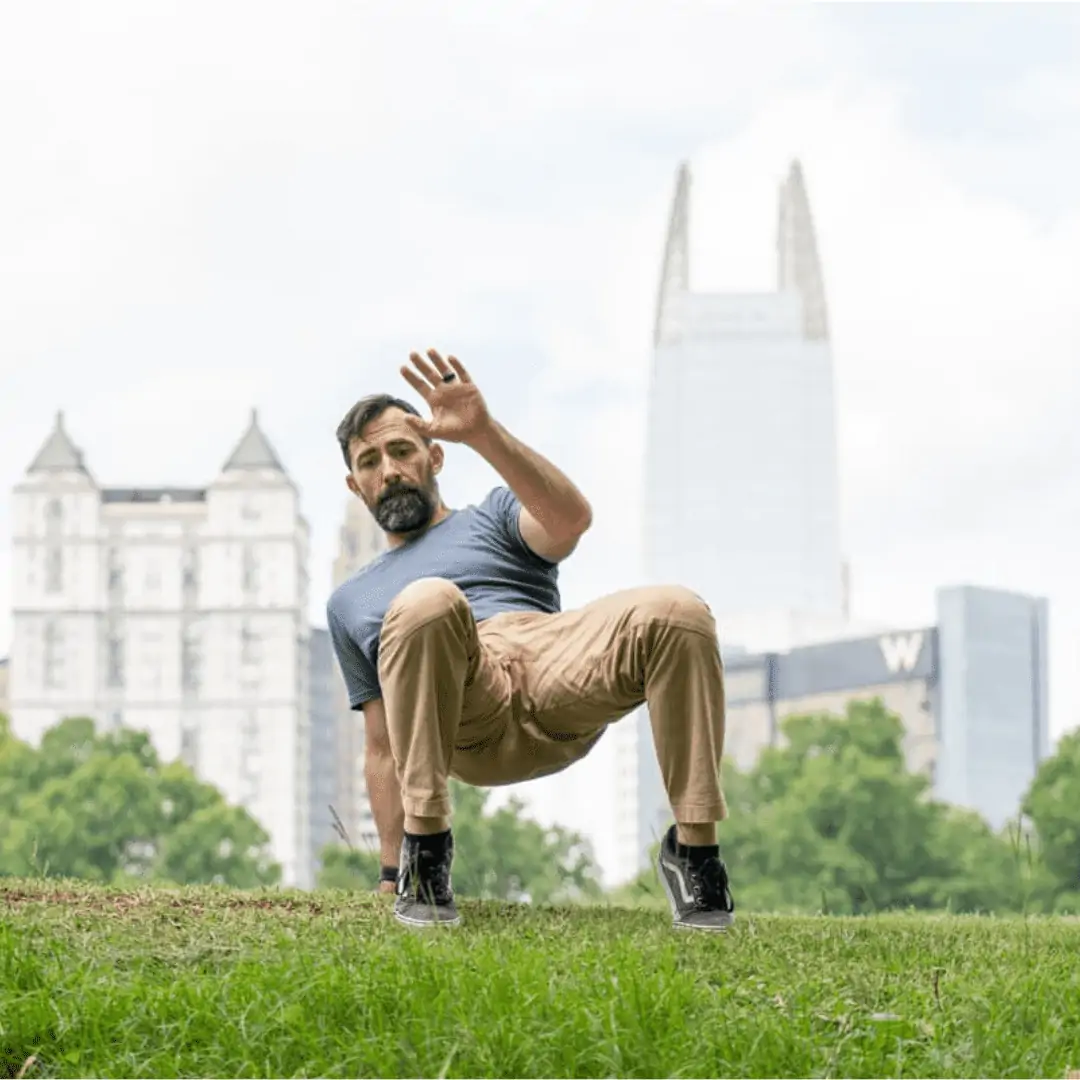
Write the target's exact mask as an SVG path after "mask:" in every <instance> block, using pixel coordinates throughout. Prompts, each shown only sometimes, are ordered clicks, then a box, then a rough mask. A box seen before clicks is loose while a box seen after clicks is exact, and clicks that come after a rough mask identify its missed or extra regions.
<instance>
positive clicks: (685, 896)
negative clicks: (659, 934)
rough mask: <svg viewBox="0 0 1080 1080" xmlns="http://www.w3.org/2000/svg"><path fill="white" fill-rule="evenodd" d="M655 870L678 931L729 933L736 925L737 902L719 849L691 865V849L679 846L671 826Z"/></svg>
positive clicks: (662, 844) (712, 850) (661, 845)
mask: <svg viewBox="0 0 1080 1080" xmlns="http://www.w3.org/2000/svg"><path fill="white" fill-rule="evenodd" d="M713 852H715V854H713ZM656 868H657V870H658V871H659V873H660V881H661V883H662V884H663V886H664V892H666V893H667V896H668V900H669V901H670V902H671V914H672V916H673V917H674V923H675V926H676V928H677V929H679V930H726V929H727V928H728V927H729V926H730V925H731V924H732V923H733V922H734V921H735V901H734V900H733V899H732V896H731V889H730V888H729V887H728V875H727V867H726V866H725V865H724V860H723V859H721V858H720V849H719V848H713V849H711V850H710V853H709V854H708V855H707V856H706V857H705V858H704V859H703V860H701V861H696V860H695V863H691V861H690V852H689V849H688V848H686V847H685V846H684V845H682V844H680V843H679V842H678V839H677V836H676V832H675V826H674V825H672V826H671V828H670V829H668V831H667V834H666V835H665V836H664V839H663V842H662V843H661V844H660V854H659V855H658V856H657V860H656Z"/></svg>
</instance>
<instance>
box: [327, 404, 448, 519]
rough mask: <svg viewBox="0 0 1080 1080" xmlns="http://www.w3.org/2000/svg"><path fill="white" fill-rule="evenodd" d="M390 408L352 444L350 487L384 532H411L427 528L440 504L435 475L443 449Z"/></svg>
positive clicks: (372, 422)
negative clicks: (415, 430) (418, 433)
mask: <svg viewBox="0 0 1080 1080" xmlns="http://www.w3.org/2000/svg"><path fill="white" fill-rule="evenodd" d="M404 416H405V413H403V412H402V411H401V409H387V410H386V412H384V413H381V414H380V415H379V416H377V417H375V419H374V420H372V421H371V423H369V424H368V425H367V427H365V428H364V431H363V434H362V435H361V436H360V438H357V439H353V441H352V442H351V443H350V445H349V460H350V462H351V464H352V468H351V470H350V472H349V476H348V478H347V481H346V482H347V483H348V485H349V490H350V491H351V492H352V493H353V494H354V495H359V496H360V498H361V499H362V500H363V501H364V505H365V506H366V507H367V508H368V509H369V510H370V511H371V513H372V516H373V517H374V518H375V520H376V521H377V522H378V523H379V528H381V529H382V530H383V531H384V532H388V533H392V534H395V535H398V536H407V535H409V534H410V533H415V532H419V531H420V530H421V529H425V528H427V526H428V525H429V524H430V522H431V519H432V517H433V516H434V514H435V511H436V510H437V509H438V507H439V488H438V484H436V482H435V475H436V473H438V471H439V470H440V469H441V468H442V463H443V453H442V447H441V446H439V445H437V444H435V443H432V444H427V443H425V442H424V440H423V439H422V438H420V436H419V435H417V434H416V433H415V432H414V431H413V429H412V428H411V427H409V425H408V424H406V423H405V421H404V419H403V417H404Z"/></svg>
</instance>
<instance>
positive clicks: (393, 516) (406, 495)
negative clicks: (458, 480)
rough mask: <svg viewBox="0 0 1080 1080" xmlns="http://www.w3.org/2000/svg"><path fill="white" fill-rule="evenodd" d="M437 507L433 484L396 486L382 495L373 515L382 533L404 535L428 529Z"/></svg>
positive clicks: (374, 507) (373, 508)
mask: <svg viewBox="0 0 1080 1080" xmlns="http://www.w3.org/2000/svg"><path fill="white" fill-rule="evenodd" d="M429 485H430V486H429ZM437 505H438V500H437V498H436V495H435V491H434V485H433V484H432V483H431V482H430V481H429V484H425V485H424V487H417V486H416V485H415V484H394V485H393V487H390V488H387V490H386V491H384V492H383V493H382V495H380V496H379V498H378V500H377V501H376V503H375V505H374V506H373V507H371V513H372V515H373V516H374V518H375V520H376V521H377V522H378V524H379V528H380V529H382V530H383V532H388V533H396V534H397V535H398V536H402V535H408V534H409V533H415V532H419V531H420V530H421V529H425V528H427V526H428V525H429V524H430V523H431V519H432V518H433V517H434V516H435V510H436V508H437Z"/></svg>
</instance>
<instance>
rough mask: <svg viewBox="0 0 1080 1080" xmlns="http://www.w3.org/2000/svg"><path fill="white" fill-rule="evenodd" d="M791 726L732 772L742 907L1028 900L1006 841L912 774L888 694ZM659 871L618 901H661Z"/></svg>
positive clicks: (724, 834) (851, 908) (731, 849)
mask: <svg viewBox="0 0 1080 1080" xmlns="http://www.w3.org/2000/svg"><path fill="white" fill-rule="evenodd" d="M783 735H784V742H783V745H780V746H777V747H772V748H769V749H767V750H766V751H764V753H763V754H762V755H761V757H760V758H759V760H758V762H757V764H756V766H755V767H754V768H753V769H752V770H751V771H750V772H748V773H745V774H743V773H740V772H739V771H738V770H737V769H734V768H732V767H730V766H728V765H726V766H725V769H724V776H725V786H726V788H727V791H728V803H729V809H730V817H729V819H728V820H727V821H726V822H724V823H723V824H722V825H721V826H720V838H721V843H722V847H723V853H724V857H725V860H726V861H727V863H728V866H729V869H730V871H731V874H732V879H733V881H732V884H733V888H734V889H735V891H736V901H737V902H739V903H741V904H742V905H743V906H744V907H747V908H749V909H751V910H771V911H815V910H825V911H830V912H836V913H859V912H870V911H878V910H884V909H888V908H906V907H914V908H919V909H934V908H946V907H949V908H952V909H953V910H957V911H990V910H1012V909H1016V908H1017V907H1020V906H1023V905H1024V903H1025V902H1026V900H1027V899H1029V896H1028V894H1029V893H1030V892H1031V891H1032V890H1030V889H1027V891H1025V881H1024V880H1023V875H1022V872H1021V870H1020V868H1019V867H1018V860H1017V859H1016V858H1015V857H1014V853H1013V852H1012V851H1011V850H1010V848H1009V845H1008V843H1007V842H1006V841H1005V840H1004V839H1003V838H1002V837H1000V836H996V835H995V834H994V833H993V832H992V831H991V830H990V828H989V827H988V826H987V825H986V824H985V822H983V821H981V819H979V818H978V817H977V815H973V814H969V813H963V812H960V811H956V810H954V809H952V808H950V807H947V806H945V805H944V804H941V803H937V802H934V801H933V800H932V799H931V798H930V792H929V783H928V781H927V780H926V778H925V777H923V776H921V775H914V774H912V773H910V772H908V771H907V768H906V763H905V759H904V754H903V726H902V724H901V721H900V720H899V718H898V717H896V716H894V715H892V714H891V713H889V712H888V711H887V710H886V709H885V708H884V706H883V705H882V703H881V702H880V701H873V702H852V703H850V704H849V705H848V707H847V710H846V713H845V715H844V716H835V715H830V714H814V715H806V716H793V717H790V718H788V719H787V720H785V722H784V724H783ZM655 878H656V876H655V872H654V871H651V870H649V871H646V872H645V873H643V874H642V875H641V876H640V877H639V878H638V880H637V881H635V882H633V883H631V885H630V886H628V887H624V889H623V890H620V892H619V894H618V896H619V898H620V899H630V900H631V901H633V900H634V899H635V898H636V899H637V901H638V902H654V901H655V899H656V898H657V895H658V892H659V883H658V882H656V879H655ZM1028 884H1029V885H1030V882H1029V883H1028Z"/></svg>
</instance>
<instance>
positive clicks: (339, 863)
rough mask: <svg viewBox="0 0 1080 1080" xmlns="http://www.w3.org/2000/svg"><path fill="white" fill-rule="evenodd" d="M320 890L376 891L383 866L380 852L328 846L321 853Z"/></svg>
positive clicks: (336, 845) (333, 845)
mask: <svg viewBox="0 0 1080 1080" xmlns="http://www.w3.org/2000/svg"><path fill="white" fill-rule="evenodd" d="M319 862H320V863H321V864H322V865H321V866H320V867H319V875H318V882H317V884H318V887H319V888H320V889H374V888H377V887H378V884H379V874H380V871H381V869H382V868H381V866H380V863H379V855H378V852H375V851H361V850H360V849H359V848H348V847H345V846H344V845H342V844H327V845H326V846H325V847H324V848H323V849H322V851H321V852H320V853H319Z"/></svg>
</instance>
